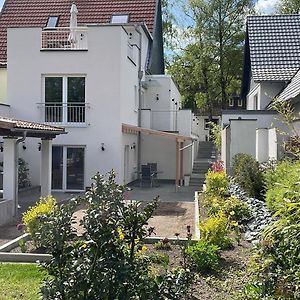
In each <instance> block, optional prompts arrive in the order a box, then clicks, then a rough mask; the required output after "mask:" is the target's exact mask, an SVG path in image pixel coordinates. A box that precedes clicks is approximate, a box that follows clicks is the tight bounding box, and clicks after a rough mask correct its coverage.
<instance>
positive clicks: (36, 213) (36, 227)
mask: <svg viewBox="0 0 300 300" xmlns="http://www.w3.org/2000/svg"><path fill="white" fill-rule="evenodd" d="M56 205H57V204H56V200H55V199H54V198H53V197H52V196H48V197H43V198H41V199H40V201H39V202H38V203H37V204H36V205H35V206H32V207H30V208H29V209H28V210H27V211H26V212H25V213H24V214H23V216H22V221H23V223H24V225H25V227H26V231H27V232H28V233H29V234H30V235H31V238H32V240H33V242H34V243H35V245H36V246H37V247H39V246H40V231H41V230H42V228H43V223H44V220H43V217H45V216H49V215H50V214H51V213H52V212H53V211H54V209H55V207H56Z"/></svg>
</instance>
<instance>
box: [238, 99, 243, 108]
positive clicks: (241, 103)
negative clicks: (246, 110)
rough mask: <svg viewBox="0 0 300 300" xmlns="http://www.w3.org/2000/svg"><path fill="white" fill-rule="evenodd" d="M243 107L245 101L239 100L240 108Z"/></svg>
mask: <svg viewBox="0 0 300 300" xmlns="http://www.w3.org/2000/svg"><path fill="white" fill-rule="evenodd" d="M242 106H243V99H239V100H238V107H242Z"/></svg>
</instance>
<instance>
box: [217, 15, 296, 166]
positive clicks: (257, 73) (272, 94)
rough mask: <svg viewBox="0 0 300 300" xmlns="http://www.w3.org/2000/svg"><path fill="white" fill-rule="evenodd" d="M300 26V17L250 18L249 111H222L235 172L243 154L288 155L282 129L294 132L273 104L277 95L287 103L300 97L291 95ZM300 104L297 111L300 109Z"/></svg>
mask: <svg viewBox="0 0 300 300" xmlns="http://www.w3.org/2000/svg"><path fill="white" fill-rule="evenodd" d="M299 26H300V15H275V16H249V17H248V18H247V22H246V38H245V50H244V69H243V79H242V88H241V99H244V100H246V110H244V111H238V110H225V111H223V112H222V128H223V130H222V159H223V160H224V161H225V164H226V167H227V168H228V169H229V170H230V168H231V166H232V158H233V156H234V155H235V154H237V153H247V154H250V155H252V156H253V157H255V158H256V159H257V160H258V161H260V162H264V161H267V160H268V159H272V158H273V159H277V158H279V157H280V156H282V155H283V153H284V150H283V149H282V147H281V145H282V142H283V141H282V139H283V136H282V135H280V134H278V132H277V131H276V128H277V129H280V130H282V131H287V130H288V128H286V126H285V125H284V124H283V123H282V122H281V121H280V118H279V116H278V114H277V113H276V112H275V111H272V110H270V109H269V106H270V103H271V101H272V100H273V99H274V98H276V97H278V99H281V100H280V101H282V100H288V99H291V98H294V97H296V96H297V95H298V94H297V93H296V94H297V95H292V96H290V95H291V91H294V88H295V86H296V85H297V84H296V81H297V79H296V80H295V79H294V80H292V78H293V77H294V76H295V74H296V73H297V71H298V69H299V68H300V52H299V44H300V32H299ZM291 80H292V81H291ZM290 82H291V83H290ZM293 82H294V83H293ZM291 85H292V86H291ZM289 87H290V88H289ZM287 89H289V91H288V92H284V90H287ZM282 93H284V94H283V97H281V96H280V95H281V94H282ZM287 94H288V95H289V96H288V97H287V96H286V95H287ZM298 101H299V100H298ZM296 102H297V99H295V100H294V103H295V108H297V107H298V106H299V105H298V104H299V103H298V104H296ZM297 105H298V106H297ZM298 110H299V107H298Z"/></svg>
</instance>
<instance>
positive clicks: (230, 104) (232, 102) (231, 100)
mask: <svg viewBox="0 0 300 300" xmlns="http://www.w3.org/2000/svg"><path fill="white" fill-rule="evenodd" d="M228 105H229V106H230V107H233V106H234V100H233V99H232V98H231V99H229V104H228Z"/></svg>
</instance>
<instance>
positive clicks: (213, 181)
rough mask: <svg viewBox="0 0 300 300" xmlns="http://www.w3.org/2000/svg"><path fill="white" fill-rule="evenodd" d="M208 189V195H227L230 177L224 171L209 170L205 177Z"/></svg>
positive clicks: (206, 192)
mask: <svg viewBox="0 0 300 300" xmlns="http://www.w3.org/2000/svg"><path fill="white" fill-rule="evenodd" d="M205 184H206V191H205V194H206V196H208V197H214V196H220V197H225V196H226V195H227V193H228V186H229V179H228V177H227V175H226V173H225V172H224V171H222V172H213V171H211V170H209V171H208V173H207V174H206V178H205Z"/></svg>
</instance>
